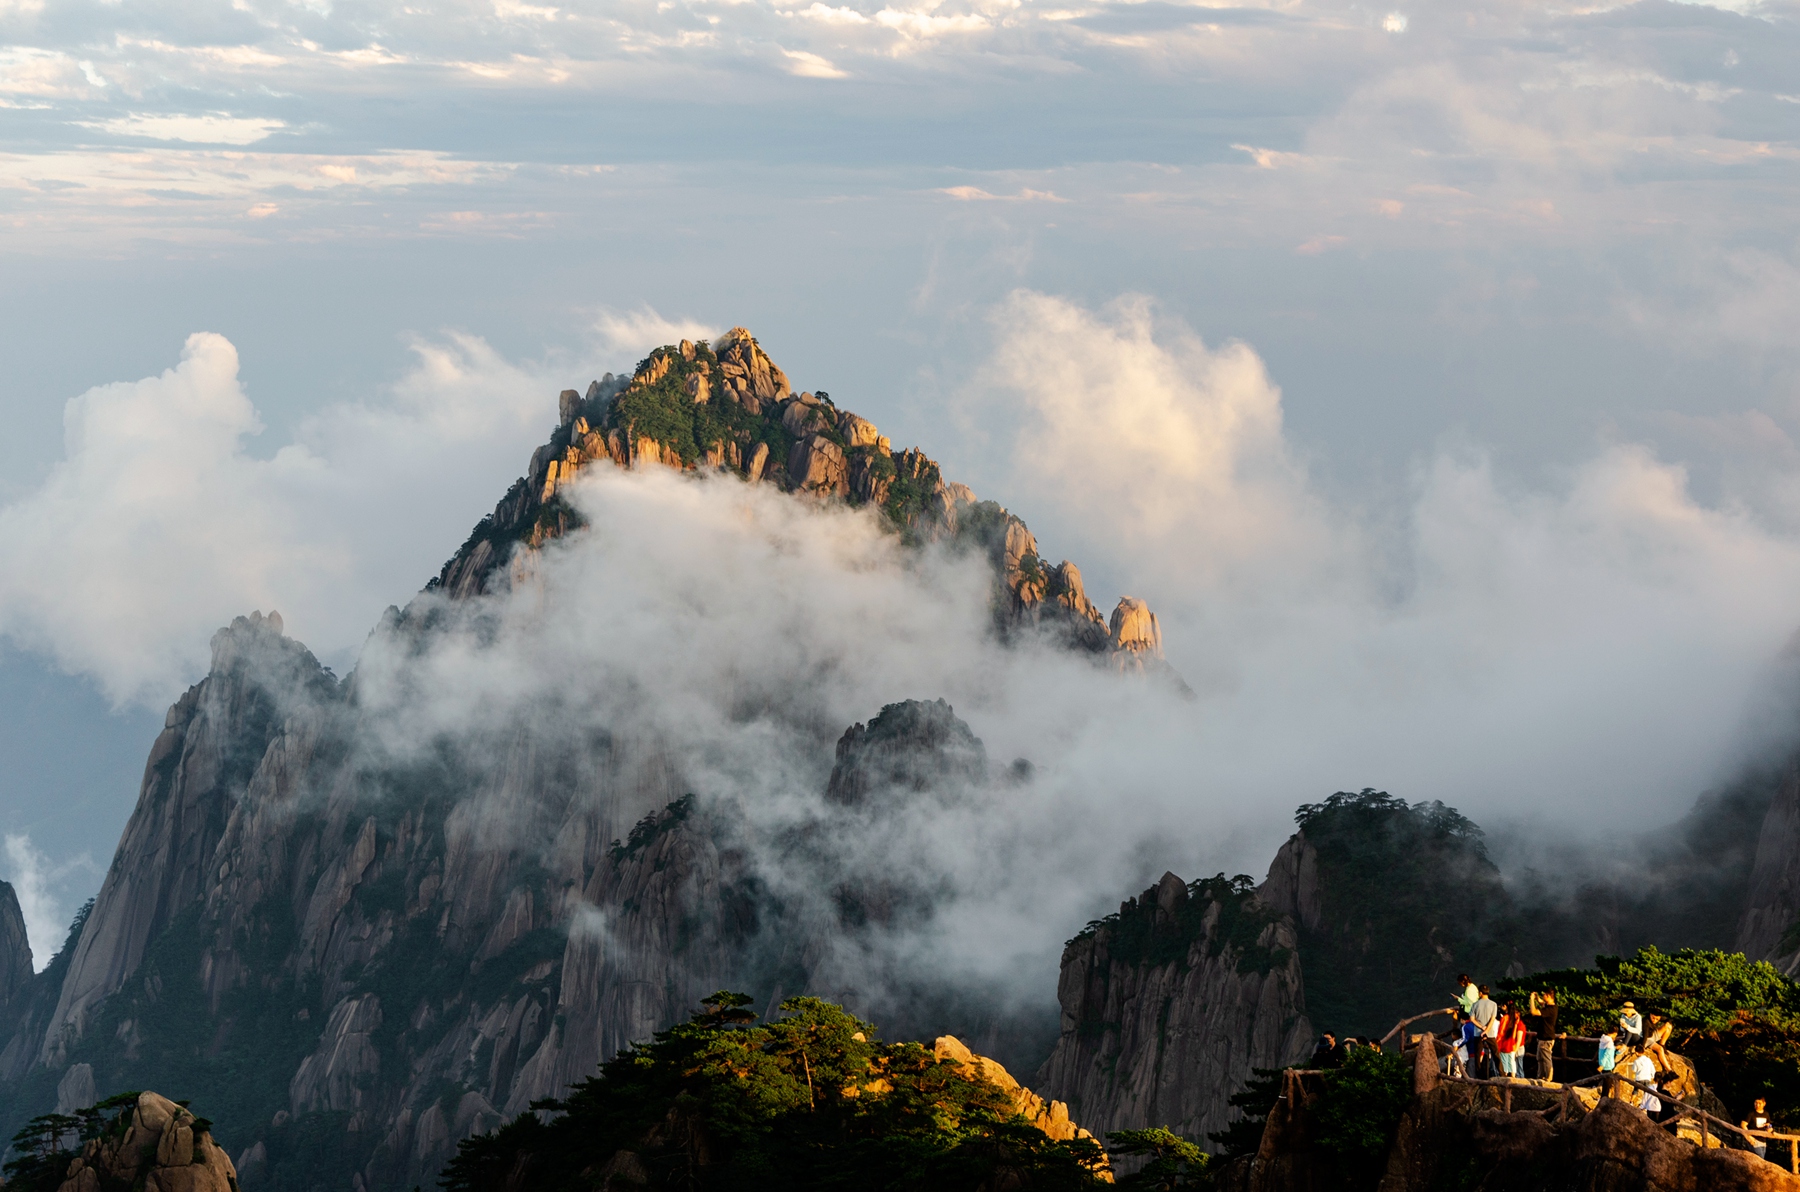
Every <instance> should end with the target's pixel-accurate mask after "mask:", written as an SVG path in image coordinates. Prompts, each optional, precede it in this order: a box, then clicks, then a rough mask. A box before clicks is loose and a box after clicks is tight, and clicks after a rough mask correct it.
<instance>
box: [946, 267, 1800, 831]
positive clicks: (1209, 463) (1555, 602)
mask: <svg viewBox="0 0 1800 1192" xmlns="http://www.w3.org/2000/svg"><path fill="white" fill-rule="evenodd" d="M996 319H997V323H996V325H997V330H998V334H999V347H998V350H997V351H996V353H995V355H994V358H993V362H992V364H991V366H990V367H989V368H988V369H987V370H985V371H984V372H983V373H982V374H981V375H980V376H979V377H978V378H976V380H975V381H974V383H973V385H972V388H971V389H970V391H969V392H968V393H967V394H965V395H964V397H963V399H962V400H964V401H965V402H967V403H969V404H970V405H971V407H972V408H973V410H974V411H975V413H976V415H977V416H978V417H980V418H982V419H983V421H982V422H981V425H982V426H983V427H984V428H986V429H987V430H988V431H989V432H990V433H991V434H993V435H994V436H995V437H996V438H997V439H998V440H999V441H1000V442H1001V443H1003V444H1005V450H1006V454H1007V455H1008V456H1009V457H1010V458H1011V459H1013V460H1014V461H1015V466H1014V467H1013V468H1012V469H1011V470H1010V471H1008V472H1006V473H1005V474H1003V475H998V476H995V477H993V478H991V481H990V482H989V483H991V485H992V487H993V488H995V489H996V490H997V491H1003V492H1006V493H1007V494H1009V496H1010V498H1011V502H1012V503H1013V504H1014V506H1015V507H1016V508H1019V509H1021V510H1025V511H1027V512H1026V516H1027V517H1028V519H1032V520H1033V521H1034V525H1044V526H1054V527H1057V531H1058V533H1057V538H1058V539H1060V540H1061V541H1060V544H1059V545H1058V547H1057V553H1058V554H1059V555H1060V554H1061V553H1063V552H1065V551H1066V553H1067V554H1068V555H1069V556H1070V557H1072V558H1075V559H1077V561H1079V562H1081V563H1082V564H1083V565H1084V569H1086V570H1087V571H1088V573H1089V574H1092V575H1096V576H1101V577H1120V576H1123V577H1129V578H1128V579H1126V580H1121V581H1120V582H1121V583H1122V584H1128V585H1129V586H1130V587H1131V588H1132V590H1133V591H1134V592H1135V594H1137V595H1139V596H1143V597H1146V598H1148V599H1150V600H1151V602H1152V605H1153V606H1154V607H1156V608H1157V609H1158V611H1159V612H1160V613H1161V614H1162V616H1163V621H1164V632H1165V637H1166V639H1167V640H1168V641H1169V643H1170V650H1171V654H1172V656H1173V657H1174V658H1175V659H1176V661H1177V663H1178V665H1180V667H1181V668H1182V669H1183V671H1184V673H1185V674H1186V675H1187V677H1188V679H1189V681H1190V683H1192V684H1193V685H1194V686H1195V687H1196V688H1198V689H1199V690H1200V691H1201V694H1202V697H1203V708H1202V712H1203V717H1204V719H1205V722H1206V724H1207V726H1208V727H1207V728H1206V729H1205V730H1204V731H1203V734H1202V735H1203V738H1204V743H1203V747H1202V748H1201V750H1200V755H1199V757H1198V758H1197V759H1196V760H1195V761H1194V767H1195V769H1194V771H1193V773H1192V777H1191V779H1190V780H1189V781H1190V783H1191V784H1192V785H1195V786H1197V787H1200V788H1205V789H1217V788H1220V787H1229V788H1231V789H1237V790H1240V791H1241V792H1242V793H1243V794H1244V795H1245V796H1246V797H1247V798H1251V799H1252V801H1260V802H1262V803H1264V805H1273V806H1275V807H1277V808H1279V807H1281V805H1282V804H1283V803H1284V802H1285V803H1286V804H1288V805H1291V804H1292V803H1293V802H1295V801H1297V800H1298V798H1299V797H1300V796H1301V795H1303V794H1305V793H1306V792H1311V793H1312V794H1314V795H1317V794H1324V793H1329V792H1330V791H1331V790H1336V789H1355V788H1357V787H1358V786H1359V785H1376V786H1383V785H1386V786H1390V787H1391V788H1392V789H1393V790H1394V791H1395V793H1397V794H1404V795H1405V796H1407V797H1408V798H1440V797H1441V798H1444V799H1445V800H1446V801H1449V802H1451V803H1454V804H1458V805H1461V806H1463V807H1464V809H1465V810H1467V811H1469V812H1470V813H1471V814H1473V815H1475V816H1476V818H1477V819H1483V818H1484V817H1486V818H1488V819H1493V818H1495V817H1512V816H1534V815H1535V816H1544V817H1550V818H1552V819H1558V818H1560V819H1562V820H1563V821H1564V822H1567V821H1568V819H1569V818H1570V817H1572V816H1580V815H1588V814H1592V815H1602V814H1632V815H1636V816H1639V817H1643V816H1649V817H1651V818H1652V819H1654V818H1656V817H1661V816H1667V815H1672V814H1673V813H1675V812H1676V811H1677V810H1678V809H1679V808H1680V807H1681V806H1682V805H1683V804H1684V803H1685V802H1688V801H1691V799H1692V798H1693V796H1694V794H1695V793H1696V792H1697V791H1699V790H1700V789H1702V788H1703V787H1705V786H1706V785H1707V784H1708V783H1709V782H1712V781H1714V780H1716V779H1718V778H1719V777H1720V776H1721V774H1722V773H1723V771H1724V770H1725V769H1726V768H1728V767H1729V765H1730V764H1731V763H1732V761H1733V760H1734V758H1735V757H1737V756H1738V755H1737V754H1736V752H1735V750H1736V749H1737V748H1738V747H1739V746H1740V745H1741V744H1742V741H1741V738H1740V735H1739V734H1740V732H1741V731H1742V729H1743V724H1744V718H1745V715H1746V712H1747V708H1748V705H1749V702H1750V701H1751V699H1752V698H1753V696H1754V694H1755V692H1756V690H1757V684H1758V683H1759V682H1760V681H1761V680H1762V678H1763V676H1764V674H1765V671H1766V668H1768V667H1769V666H1771V665H1772V664H1773V660H1774V659H1775V657H1776V655H1777V654H1778V652H1779V651H1780V650H1781V649H1782V647H1783V645H1784V643H1785V642H1786V641H1787V640H1788V638H1789V637H1790V635H1791V634H1792V633H1793V632H1794V629H1795V626H1796V624H1797V623H1800V614H1797V613H1796V612H1795V609H1794V606H1793V602H1792V600H1791V594H1792V593H1793V592H1794V591H1795V590H1797V589H1800V537H1797V536H1796V535H1795V534H1794V533H1793V532H1791V531H1790V530H1787V529H1784V528H1781V527H1780V526H1778V525H1772V524H1770V523H1769V522H1766V521H1762V520H1759V519H1758V518H1756V517H1754V516H1753V515H1751V514H1750V513H1749V512H1748V511H1746V510H1745V509H1744V508H1742V507H1741V506H1738V505H1735V504H1726V505H1721V506H1708V505H1706V504H1704V503H1702V502H1700V501H1699V500H1697V499H1696V498H1695V496H1694V495H1693V493H1692V492H1691V491H1690V488H1689V485H1688V480H1687V474H1686V472H1685V470H1684V469H1683V468H1681V467H1679V466H1675V465H1672V464H1668V463H1664V462H1662V461H1660V460H1658V459H1657V458H1656V457H1655V456H1654V455H1653V454H1652V453H1651V452H1650V451H1649V450H1648V449H1646V448H1644V447H1642V446H1637V445H1629V444H1626V445H1617V446H1609V447H1605V448H1603V449H1602V450H1600V451H1599V452H1598V453H1597V454H1595V455H1594V456H1593V457H1592V458H1590V459H1589V460H1588V461H1587V462H1585V463H1584V464H1582V465H1581V466H1579V467H1578V468H1575V469H1574V470H1572V471H1571V472H1569V473H1568V475H1567V477H1566V479H1565V482H1564V483H1563V484H1561V485H1560V486H1554V487H1548V488H1539V489H1532V488H1526V487H1523V486H1520V485H1519V484H1517V483H1516V482H1512V481H1509V480H1508V479H1507V478H1505V477H1503V476H1502V475H1499V474H1497V472H1496V469H1495V468H1494V467H1493V465H1492V464H1491V462H1489V461H1488V460H1487V459H1486V458H1485V457H1484V456H1483V455H1482V454H1480V453H1479V452H1473V451H1463V452H1443V453H1439V454H1438V455H1436V456H1435V457H1434V458H1432V459H1430V460H1427V461H1424V463H1423V464H1422V468H1421V472H1420V475H1419V479H1418V483H1417V487H1416V491H1415V495H1414V498H1413V500H1412V502H1411V504H1410V506H1409V507H1408V508H1407V509H1406V510H1405V511H1404V515H1403V517H1402V518H1401V519H1400V520H1399V521H1398V522H1397V523H1390V522H1388V521H1385V520H1383V519H1381V518H1379V517H1376V516H1374V511H1373V510H1370V509H1360V508H1356V507H1354V506H1352V507H1340V506H1338V505H1335V504H1334V503H1332V502H1329V501H1327V500H1325V499H1324V498H1323V497H1322V496H1321V495H1320V494H1319V493H1318V492H1317V491H1316V490H1315V488H1314V486H1313V484H1312V483H1311V481H1310V479H1309V477H1308V474H1307V471H1306V469H1305V468H1304V467H1303V466H1302V465H1301V464H1300V463H1299V462H1298V461H1297V460H1296V459H1295V457H1294V455H1293V453H1292V452H1291V450H1290V449H1289V447H1288V446H1287V443H1286V440H1285V435H1284V432H1283V427H1282V412H1281V396H1280V392H1279V390H1277V389H1276V388H1275V387H1274V385H1273V384H1272V383H1271V382H1270V379H1269V378H1268V376H1267V374H1266V371H1265V369H1264V367H1263V365H1262V362H1261V361H1260V360H1259V359H1258V357H1257V356H1256V354H1255V353H1254V352H1253V351H1252V350H1251V349H1250V348H1249V347H1248V346H1246V345H1243V344H1227V345H1224V346H1222V347H1219V348H1210V347H1208V346H1207V345H1205V344H1203V343H1201V342H1200V341H1199V340H1198V339H1197V338H1195V337H1194V336H1193V335H1192V334H1191V333H1189V332H1188V331H1186V329H1185V328H1183V327H1181V326H1180V325H1179V324H1168V323H1163V324H1159V323H1158V320H1157V318H1156V316H1155V312H1154V309H1153V308H1152V307H1151V306H1149V305H1148V304H1147V303H1144V302H1142V301H1128V302H1124V303H1121V304H1117V305H1115V306H1113V307H1111V308H1109V309H1108V310H1106V311H1104V312H1100V313H1095V312H1091V311H1087V310H1084V309H1082V308H1080V307H1077V306H1074V305H1072V304H1070V303H1068V302H1065V301H1062V300H1059V299H1053V298H1049V297H1045V296H1043V295H1038V294H1019V295H1016V296H1015V297H1014V298H1013V299H1012V300H1011V301H1010V302H1009V303H1008V304H1007V305H1006V306H1005V307H1003V308H1002V309H1001V311H1000V312H999V313H998V314H997V316H996ZM1000 411H1009V412H1010V413H1011V415H1012V417H1013V418H1017V421H1016V423H1013V424H1012V425H1008V423H1009V421H1010V419H1006V418H1002V419H999V420H996V418H995V415H997V414H998V413H999V412H1000ZM1789 524H1791V523H1789ZM1071 539H1072V541H1071Z"/></svg>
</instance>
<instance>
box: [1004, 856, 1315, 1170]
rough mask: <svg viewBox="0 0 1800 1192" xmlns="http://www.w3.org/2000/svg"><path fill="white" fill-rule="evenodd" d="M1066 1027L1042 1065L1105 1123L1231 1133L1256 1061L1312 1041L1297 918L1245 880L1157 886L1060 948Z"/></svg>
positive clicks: (1290, 1057)
mask: <svg viewBox="0 0 1800 1192" xmlns="http://www.w3.org/2000/svg"><path fill="white" fill-rule="evenodd" d="M1057 1000H1058V1001H1060V1002H1061V1004H1062V1029H1061V1036H1060V1037H1059V1038H1058V1040H1057V1044H1056V1050H1055V1051H1054V1052H1053V1053H1052V1054H1051V1056H1050V1059H1049V1060H1048V1061H1046V1063H1045V1064H1044V1066H1043V1068H1041V1069H1040V1070H1039V1071H1038V1074H1037V1081H1036V1082H1037V1086H1038V1088H1039V1089H1040V1090H1042V1091H1043V1093H1044V1094H1045V1095H1046V1096H1050V1097H1055V1098H1057V1099H1059V1100H1062V1101H1065V1102H1067V1103H1068V1104H1069V1106H1070V1112H1071V1113H1073V1114H1074V1115H1075V1116H1076V1117H1078V1118H1080V1119H1081V1120H1082V1121H1083V1122H1086V1123H1087V1124H1088V1125H1089V1126H1090V1128H1092V1129H1093V1130H1095V1131H1096V1132H1099V1133H1105V1132H1107V1131H1110V1130H1122V1129H1135V1128H1142V1127H1147V1126H1168V1127H1169V1128H1170V1129H1172V1130H1175V1131H1176V1132H1177V1133H1180V1134H1183V1135H1186V1136H1188V1137H1190V1138H1204V1137H1205V1136H1206V1135H1207V1134H1208V1133H1211V1132H1214V1131H1219V1130H1223V1129H1224V1128H1225V1126H1226V1125H1227V1123H1228V1122H1229V1121H1230V1119H1231V1117H1232V1116H1233V1113H1232V1110H1231V1107H1230V1105H1229V1103H1228V1101H1227V1099H1228V1098H1229V1097H1230V1096H1231V1095H1232V1094H1234V1093H1236V1092H1238V1091H1239V1090H1241V1089H1242V1088H1243V1085H1244V1082H1245V1081H1246V1080H1247V1079H1248V1078H1249V1077H1250V1076H1251V1070H1252V1069H1254V1068H1274V1067H1280V1066H1282V1065H1284V1064H1287V1063H1290V1062H1293V1061H1296V1060H1298V1059H1299V1058H1300V1057H1301V1056H1302V1055H1304V1054H1305V1052H1306V1050H1307V1048H1309V1047H1310V1046H1311V1043H1312V1026H1311V1023H1310V1022H1308V1020H1307V1017H1306V1012H1305V1003H1304V999H1303V994H1302V989H1301V978H1300V961H1299V955H1298V950H1297V945H1296V941H1295V936H1294V925H1293V923H1292V921H1291V920H1289V919H1288V918H1287V917H1286V916H1284V915H1282V914H1280V913H1278V912H1276V911H1273V910H1271V909H1270V908H1269V907H1267V906H1265V905H1264V904H1263V902H1262V900H1261V899H1259V898H1258V897H1257V896H1256V894H1255V893H1254V892H1253V891H1251V889H1250V888H1249V881H1248V879H1247V878H1240V879H1236V880H1227V879H1226V878H1225V877H1224V876H1223V875H1220V876H1219V877H1216V878H1212V879H1210V880H1206V881H1198V882H1193V883H1187V882H1183V881H1182V880H1181V879H1180V878H1178V877H1176V876H1175V875H1174V874H1172V873H1165V874H1164V875H1163V877H1162V880H1161V881H1160V882H1158V883H1157V884H1156V885H1155V886H1152V887H1151V888H1150V889H1148V890H1146V891H1144V893H1143V894H1142V895H1140V896H1138V897H1137V898H1133V899H1129V900H1127V901H1126V902H1124V903H1122V904H1121V905H1120V907H1119V911H1118V913H1117V914H1116V915H1110V916H1108V917H1107V918H1106V919H1103V920H1100V921H1098V922H1096V923H1094V924H1090V925H1089V927H1088V929H1086V930H1085V931H1083V932H1082V933H1081V934H1080V935H1078V936H1076V937H1075V938H1074V939H1072V940H1070V941H1069V944H1068V947H1067V948H1066V949H1064V951H1063V958H1062V974H1061V977H1060V979H1059V980H1058V982H1057Z"/></svg>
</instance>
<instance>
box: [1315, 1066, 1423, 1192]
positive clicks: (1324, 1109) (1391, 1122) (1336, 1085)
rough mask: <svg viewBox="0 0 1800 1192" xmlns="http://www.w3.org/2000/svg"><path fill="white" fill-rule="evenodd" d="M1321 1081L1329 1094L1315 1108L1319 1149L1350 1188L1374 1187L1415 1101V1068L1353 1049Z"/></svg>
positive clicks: (1347, 1187)
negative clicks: (1396, 1135)
mask: <svg viewBox="0 0 1800 1192" xmlns="http://www.w3.org/2000/svg"><path fill="white" fill-rule="evenodd" d="M1322 1079H1323V1081H1324V1084H1325V1092H1324V1095H1323V1096H1321V1097H1320V1098H1319V1101H1318V1102H1317V1104H1316V1106H1315V1108H1314V1115H1315V1116H1314V1121H1315V1123H1316V1124H1317V1128H1318V1133H1317V1134H1316V1135H1315V1136H1314V1137H1315V1139H1316V1144H1317V1146H1318V1148H1319V1149H1320V1150H1321V1151H1323V1152H1324V1153H1325V1154H1327V1155H1328V1156H1330V1157H1331V1159H1332V1161H1333V1163H1334V1164H1335V1165H1336V1167H1337V1170H1338V1175H1339V1177H1340V1178H1341V1179H1342V1180H1343V1182H1344V1183H1343V1186H1344V1187H1345V1188H1346V1189H1362V1188H1374V1187H1375V1186H1376V1184H1378V1183H1380V1181H1381V1172H1382V1167H1383V1163H1384V1160H1385V1159H1386V1157H1387V1152H1388V1146H1389V1145H1390V1144H1391V1143H1392V1142H1393V1140H1394V1131H1395V1129H1396V1128H1397V1127H1398V1126H1399V1125H1400V1116H1401V1115H1402V1114H1403V1113H1405V1112H1406V1107H1407V1105H1408V1103H1409V1102H1411V1100H1412V1069H1411V1066H1410V1065H1409V1064H1408V1063H1407V1062H1406V1061H1405V1060H1404V1059H1402V1058H1401V1057H1400V1056H1398V1055H1396V1054H1394V1053H1393V1052H1388V1051H1376V1050H1375V1049H1374V1048H1371V1047H1353V1048H1350V1049H1349V1050H1348V1051H1346V1052H1345V1053H1344V1063H1343V1065H1342V1066H1341V1067H1339V1068H1336V1069H1333V1070H1332V1071H1329V1072H1327V1073H1325V1075H1324V1077H1322Z"/></svg>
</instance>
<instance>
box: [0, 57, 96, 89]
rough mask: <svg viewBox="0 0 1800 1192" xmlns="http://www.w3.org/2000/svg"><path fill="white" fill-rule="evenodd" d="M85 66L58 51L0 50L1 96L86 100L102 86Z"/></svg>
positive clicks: (90, 69) (89, 68)
mask: <svg viewBox="0 0 1800 1192" xmlns="http://www.w3.org/2000/svg"><path fill="white" fill-rule="evenodd" d="M104 85H105V84H104V80H101V79H99V78H97V77H96V76H95V75H94V74H93V73H92V68H91V67H89V66H88V65H87V64H85V63H82V62H78V61H76V60H75V59H74V58H72V57H70V56H69V55H68V54H65V53H62V52H60V51H57V50H45V49H36V48H34V47H31V46H0V93H3V94H7V95H39V96H45V97H49V98H57V99H73V98H80V97H84V96H88V95H91V94H93V92H94V91H95V90H96V89H97V88H99V87H102V86H104Z"/></svg>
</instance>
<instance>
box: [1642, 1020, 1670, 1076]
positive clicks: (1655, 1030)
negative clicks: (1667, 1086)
mask: <svg viewBox="0 0 1800 1192" xmlns="http://www.w3.org/2000/svg"><path fill="white" fill-rule="evenodd" d="M1674 1033H1675V1024H1674V1023H1672V1022H1670V1021H1669V1020H1668V1019H1666V1018H1664V1017H1663V1016H1662V1015H1660V1014H1652V1015H1650V1033H1649V1034H1647V1035H1645V1036H1644V1047H1643V1050H1644V1052H1645V1053H1646V1054H1648V1055H1649V1056H1650V1058H1651V1059H1653V1060H1655V1061H1656V1066H1657V1067H1658V1068H1661V1069H1663V1070H1664V1071H1667V1070H1668V1069H1670V1068H1673V1067H1674V1066H1675V1065H1674V1064H1671V1063H1670V1062H1669V1053H1668V1051H1667V1050H1666V1049H1665V1048H1666V1045H1667V1043H1668V1042H1669V1036H1670V1035H1673V1034H1674Z"/></svg>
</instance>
